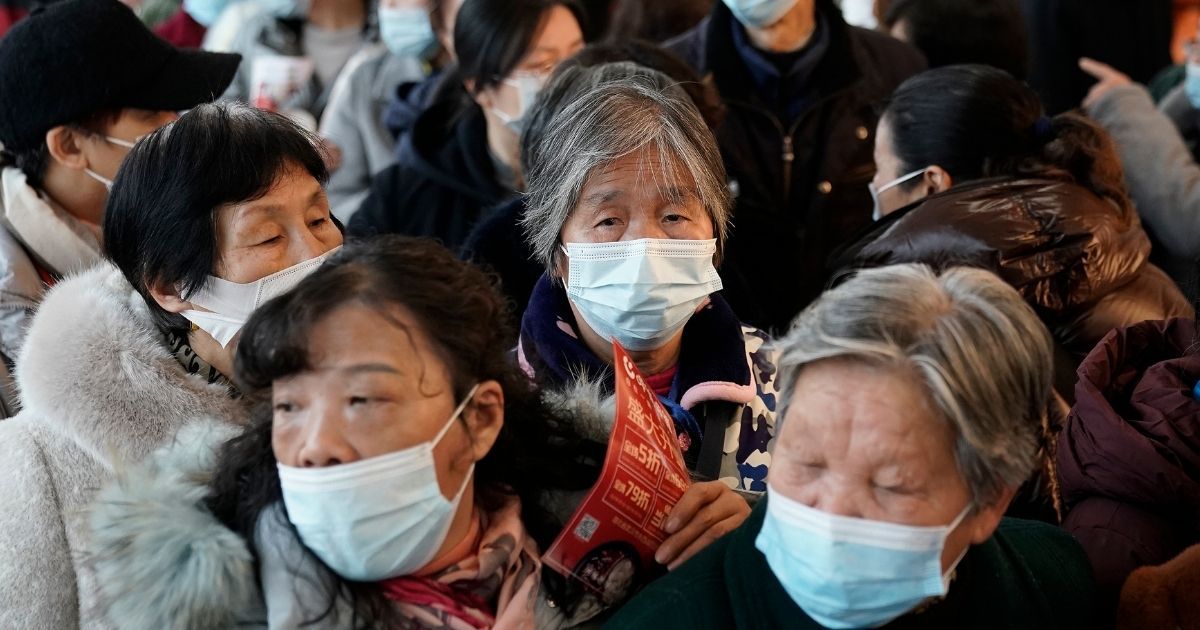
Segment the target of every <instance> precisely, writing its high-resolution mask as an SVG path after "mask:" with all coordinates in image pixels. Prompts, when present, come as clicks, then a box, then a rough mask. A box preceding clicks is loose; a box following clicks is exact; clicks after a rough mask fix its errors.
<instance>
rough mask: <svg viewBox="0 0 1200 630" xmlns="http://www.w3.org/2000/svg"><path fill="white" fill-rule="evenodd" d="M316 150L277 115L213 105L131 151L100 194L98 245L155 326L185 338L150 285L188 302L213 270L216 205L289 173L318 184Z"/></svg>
mask: <svg viewBox="0 0 1200 630" xmlns="http://www.w3.org/2000/svg"><path fill="white" fill-rule="evenodd" d="M317 146H318V144H317V140H316V138H315V137H314V136H313V135H312V134H310V133H309V132H307V131H305V130H304V129H302V128H301V127H299V126H298V125H296V124H295V123H293V122H292V121H291V120H289V119H288V118H286V117H285V116H281V115H279V114H274V113H271V112H267V111H263V110H261V109H257V108H253V107H250V106H247V105H243V104H238V103H212V104H204V105H199V106H197V107H195V108H194V109H192V110H191V111H189V112H188V113H186V114H184V115H183V116H181V117H180V118H179V119H178V120H176V121H175V122H173V123H171V124H169V125H167V126H165V127H163V128H161V129H159V130H158V131H155V132H154V133H152V134H150V135H148V136H146V137H145V138H144V139H142V141H140V142H138V144H137V146H136V147H134V149H133V150H132V151H130V153H129V155H128V157H126V158H125V161H124V162H123V163H122V165H121V168H120V170H119V171H118V172H117V177H116V179H115V181H114V182H113V188H112V192H111V193H110V194H109V196H108V206H107V208H106V210H105V216H104V246H105V249H106V250H107V253H108V257H109V258H111V259H112V261H113V262H114V263H116V265H117V267H119V268H120V269H121V272H122V273H123V274H125V277H126V278H127V279H128V280H129V283H130V284H132V285H133V286H134V288H135V289H137V291H138V292H139V293H141V294H142V296H143V297H144V298H145V299H146V304H147V305H148V306H149V307H150V312H151V314H152V315H153V316H154V318H155V321H156V322H157V323H158V325H159V326H160V327H161V328H162V329H164V330H167V331H171V332H175V333H177V334H185V333H186V331H187V330H188V328H189V324H188V322H187V320H185V319H184V318H183V317H182V316H180V315H176V314H174V313H168V312H167V311H165V310H163V309H162V307H160V306H159V305H158V303H157V302H155V301H154V299H153V298H152V297H150V294H149V290H150V288H151V287H153V286H164V285H165V286H174V287H180V289H181V292H182V294H183V295H184V297H185V298H186V295H187V294H189V293H190V292H192V291H195V290H196V289H198V288H199V287H200V286H201V285H202V284H203V283H204V281H205V279H206V278H207V277H208V276H209V275H210V274H212V273H213V269H214V268H215V266H216V263H217V255H218V251H217V239H216V213H217V209H218V208H220V207H221V206H224V205H226V204H235V203H244V202H247V201H253V200H255V199H258V198H260V197H262V196H263V195H265V194H267V192H268V191H269V190H270V189H271V187H272V186H273V185H274V184H275V182H276V181H277V180H278V179H279V177H280V175H281V174H282V173H283V172H284V171H285V170H286V169H289V168H300V169H303V170H304V171H305V172H307V173H308V174H309V175H312V177H313V178H314V179H316V180H317V181H318V182H320V183H321V185H324V184H325V182H326V180H327V179H328V178H329V173H328V171H327V170H326V168H325V162H324V161H323V160H322V159H321V153H320V152H319V150H318V149H317ZM335 223H336V222H335ZM339 228H340V225H339Z"/></svg>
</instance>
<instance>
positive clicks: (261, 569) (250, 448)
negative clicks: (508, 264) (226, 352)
mask: <svg viewBox="0 0 1200 630" xmlns="http://www.w3.org/2000/svg"><path fill="white" fill-rule="evenodd" d="M512 343H513V334H512V329H511V326H510V325H509V323H508V310H507V308H506V305H505V303H504V301H503V299H502V298H501V297H500V296H499V295H498V294H497V293H496V292H495V290H494V288H493V287H492V285H491V280H490V279H489V278H488V277H487V275H485V274H484V273H483V272H482V271H480V270H479V269H478V268H476V267H474V266H472V265H470V264H468V263H465V262H460V261H458V260H456V259H455V258H454V256H453V254H451V253H450V252H449V251H448V250H446V249H445V248H443V247H441V246H439V245H437V244H436V243H434V242H432V241H429V240H425V239H412V238H408V237H400V236H388V237H382V238H379V239H374V240H372V241H370V242H367V243H364V244H356V245H352V246H349V247H347V248H346V249H345V250H343V251H342V252H341V253H339V254H338V255H336V256H334V257H332V258H331V259H330V260H329V262H328V263H326V264H325V265H324V266H323V267H322V268H321V269H319V270H318V271H316V272H315V273H314V274H313V275H312V276H310V277H308V278H306V279H305V280H304V281H302V282H301V283H300V284H299V285H298V286H297V287H296V288H295V290H293V291H292V292H290V293H288V294H286V295H285V296H283V297H281V298H278V299H276V300H274V301H272V302H270V303H269V304H267V305H266V306H264V307H263V308H262V309H261V310H260V311H258V312H257V313H256V314H255V316H254V318H253V319H252V320H251V322H250V324H249V325H248V326H247V330H246V335H245V338H244V340H243V341H242V343H241V345H240V346H239V349H238V376H239V380H240V382H241V383H243V385H244V386H245V388H246V390H247V391H248V393H249V395H251V396H252V397H255V398H261V401H262V406H260V407H258V410H259V411H258V412H257V413H256V414H255V420H254V423H253V425H252V427H251V428H250V429H249V430H248V431H247V432H246V433H244V434H243V435H241V436H240V437H237V438H236V439H233V440H231V441H228V442H227V443H225V444H224V445H223V446H222V447H221V448H220V453H219V455H218V456H217V459H216V466H215V473H213V474H212V475H211V479H212V480H211V482H210V483H209V484H208V487H207V488H204V489H201V488H199V487H197V486H195V485H194V484H196V483H197V480H199V481H198V483H200V484H203V483H204V481H203V480H204V479H205V478H207V477H208V475H201V476H199V477H191V478H189V477H190V476H188V475H184V476H183V477H180V476H178V475H171V474H160V475H159V476H158V477H157V480H156V481H155V482H154V483H152V484H147V485H143V484H141V483H138V482H136V481H131V482H128V483H125V484H123V485H122V486H114V487H113V488H111V489H110V490H107V491H106V492H105V493H104V494H103V495H102V497H101V500H100V503H99V507H98V508H97V509H98V511H97V513H96V517H95V518H94V519H93V523H94V525H95V530H94V531H95V534H94V535H95V536H96V548H95V551H96V553H97V556H98V557H99V558H101V559H103V561H102V562H101V567H102V569H103V570H105V571H106V574H107V575H111V576H114V579H113V580H110V581H108V582H107V583H106V593H108V594H110V595H111V596H112V600H111V601H112V605H111V606H110V608H109V611H108V612H109V615H110V617H111V618H113V619H119V620H121V621H122V622H125V623H124V626H125V627H135V628H142V627H146V628H152V627H166V626H177V627H197V626H203V627H229V626H231V625H234V624H235V623H236V622H238V621H242V622H257V623H261V622H263V621H266V622H267V625H268V626H270V627H272V628H276V627H288V628H292V627H297V626H300V625H304V624H305V623H309V624H314V625H315V626H318V627H321V628H357V627H402V628H443V627H445V628H491V627H496V628H533V627H538V628H547V627H555V626H556V625H559V624H560V623H562V621H563V620H562V619H556V618H555V617H556V615H558V614H559V613H560V612H561V610H560V609H561V608H563V607H562V606H559V605H558V603H557V602H555V603H554V604H548V603H547V604H546V605H542V604H541V603H539V602H545V600H546V594H545V589H544V588H542V585H541V582H542V574H543V570H542V567H541V562H540V560H539V555H540V554H539V551H538V550H539V549H544V548H546V546H548V545H549V543H550V542H551V540H552V539H553V537H554V536H555V535H556V534H557V533H558V529H559V526H560V523H561V521H560V520H558V519H557V518H555V517H553V516H551V515H550V514H549V513H548V512H547V510H546V509H545V508H544V507H543V505H544V504H545V503H546V500H545V498H544V497H545V495H546V494H547V493H552V492H554V491H562V490H568V491H577V490H583V489H586V488H587V487H588V486H589V485H590V484H591V483H592V482H594V480H595V478H596V473H597V465H596V457H595V455H597V454H598V453H597V450H599V451H602V448H600V449H595V448H593V449H588V448H586V443H585V442H583V441H582V440H580V439H579V438H577V437H575V434H574V432H573V427H572V426H571V425H569V424H567V423H565V422H564V421H563V420H561V419H559V417H557V416H556V414H554V413H552V412H551V411H550V409H549V407H547V406H546V405H545V404H544V403H542V402H541V400H540V399H539V398H538V397H537V395H536V393H535V392H534V390H533V389H532V386H531V384H530V383H529V381H528V380H527V379H526V378H525V376H524V375H523V374H522V373H521V372H520V371H519V370H518V369H516V368H515V367H514V366H513V365H512V363H511V362H510V360H509V348H511V347H512ZM185 455H186V453H185ZM179 459H182V460H187V459H188V458H187V457H182V458H179ZM201 459H204V458H201ZM154 484H158V486H157V487H158V488H159V490H151V491H150V492H149V493H147V492H146V489H147V487H153V486H154ZM181 484H182V486H181ZM189 484H192V485H191V486H190V487H192V488H193V490H188V489H187V488H188V487H189ZM171 488H181V489H180V490H179V491H171ZM205 495H207V496H205ZM148 497H149V499H150V500H146V499H147V498H148ZM164 497H166V499H164ZM131 506H136V507H131ZM181 514H184V515H203V516H204V518H203V519H200V518H199V516H197V518H195V519H193V518H191V517H190V516H189V517H188V518H181V517H180V515H181ZM212 517H215V518H216V520H217V521H219V523H217V522H215V521H213V520H212ZM229 530H232V531H233V533H236V534H237V536H232V535H231V533H230V531H229ZM151 542H153V543H158V544H155V545H151V544H150V543H151ZM177 551H178V553H176V552H177ZM183 556H190V558H189V560H188V562H186V563H184V565H180V564H178V563H177V561H176V558H179V557H183ZM159 568H162V570H161V571H160V570H158V569H159ZM256 570H257V578H258V582H259V584H261V597H257V596H256V595H257V593H255V589H253V588H249V589H245V592H243V588H242V587H243V586H245V585H252V584H254V583H255V571H256ZM214 571H215V572H217V573H218V574H220V575H222V576H226V579H223V580H211V579H210V580H205V579H203V576H205V575H212V572H214ZM165 575H166V576H170V578H171V579H172V580H173V582H172V583H170V584H166V585H161V584H159V581H160V580H162V579H163V576H165ZM139 576H141V577H139ZM143 581H144V583H143ZM184 601H186V602H187V603H186V605H179V604H180V602H184ZM264 609H265V610H264ZM535 617H536V621H535Z"/></svg>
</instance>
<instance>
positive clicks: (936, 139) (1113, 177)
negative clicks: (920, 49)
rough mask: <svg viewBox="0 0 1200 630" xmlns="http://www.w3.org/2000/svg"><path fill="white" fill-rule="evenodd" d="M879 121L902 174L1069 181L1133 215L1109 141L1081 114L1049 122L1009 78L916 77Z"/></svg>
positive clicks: (940, 71)
mask: <svg viewBox="0 0 1200 630" xmlns="http://www.w3.org/2000/svg"><path fill="white" fill-rule="evenodd" d="M881 121H886V122H887V123H888V125H889V127H888V128H889V129H890V130H891V137H892V151H893V152H894V153H895V154H896V157H897V158H898V159H899V162H900V168H899V170H898V171H897V172H899V173H906V172H909V171H912V170H915V169H919V168H922V167H926V166H931V165H937V166H940V167H941V168H943V169H945V171H946V172H947V173H949V174H950V176H951V177H952V178H954V182H955V183H956V184H957V183H961V182H968V181H971V180H975V179H981V178H986V177H1037V178H1045V179H1055V180H1060V181H1069V182H1074V183H1076V184H1079V185H1080V186H1083V187H1085V188H1088V189H1089V190H1091V191H1092V192H1093V193H1095V194H1096V195H1098V196H1100V197H1102V198H1104V199H1107V200H1108V201H1110V202H1112V203H1114V204H1115V205H1116V206H1117V207H1118V208H1120V209H1122V210H1126V209H1128V208H1129V207H1130V201H1129V195H1128V192H1127V191H1126V188H1125V178H1124V173H1123V171H1122V170H1121V162H1120V159H1119V157H1118V156H1117V153H1116V149H1115V147H1114V146H1113V144H1112V140H1111V138H1109V136H1108V134H1107V133H1105V131H1104V130H1103V129H1101V128H1100V127H1099V126H1097V125H1096V123H1094V122H1092V121H1091V120H1089V119H1087V118H1086V117H1084V116H1083V115H1081V114H1078V113H1074V112H1068V113H1065V114H1059V115H1058V116H1055V117H1053V118H1047V117H1046V116H1045V113H1044V111H1043V109H1042V103H1041V101H1040V100H1038V96H1037V94H1035V93H1034V91H1033V90H1032V89H1030V88H1029V86H1027V85H1025V84H1024V83H1021V82H1020V81H1018V80H1016V79H1014V78H1013V77H1012V75H1010V74H1008V73H1007V72H1004V71H1003V70H999V69H997V68H993V67H991V66H983V65H959V66H945V67H942V68H936V69H933V70H928V71H926V72H923V73H921V74H918V75H917V76H915V77H912V78H910V79H908V80H907V81H905V82H904V83H903V84H901V85H900V87H899V88H897V89H896V92H895V94H893V95H892V98H891V102H890V103H889V104H888V106H887V109H886V110H885V111H884V113H883V117H882V119H881ZM919 184H920V180H916V181H912V182H906V183H905V184H903V185H902V186H904V187H906V188H908V189H909V190H911V189H912V187H914V186H917V185H919Z"/></svg>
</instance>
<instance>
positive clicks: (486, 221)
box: [462, 40, 725, 313]
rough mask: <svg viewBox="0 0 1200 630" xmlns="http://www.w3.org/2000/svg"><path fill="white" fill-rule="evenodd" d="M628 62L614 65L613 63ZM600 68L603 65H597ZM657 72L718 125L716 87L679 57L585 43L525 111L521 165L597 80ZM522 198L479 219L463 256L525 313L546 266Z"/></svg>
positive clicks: (632, 43)
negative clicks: (495, 279) (528, 237)
mask: <svg viewBox="0 0 1200 630" xmlns="http://www.w3.org/2000/svg"><path fill="white" fill-rule="evenodd" d="M623 61H624V62H631V63H617V62H623ZM600 66H606V67H604V68H600ZM646 70H657V71H659V72H662V73H663V74H664V75H666V76H667V77H669V78H670V80H671V81H673V82H675V83H676V84H677V85H678V86H679V87H680V88H682V89H683V91H685V92H687V95H688V96H689V97H691V99H692V102H693V103H694V104H695V105H696V107H697V109H699V110H700V115H701V116H702V117H703V118H704V122H705V124H706V125H708V128H709V129H716V128H717V126H718V125H720V124H721V117H722V116H723V115H724V109H725V108H724V106H723V105H722V104H721V98H720V96H718V95H717V93H716V90H714V89H712V87H711V86H709V85H707V84H706V83H704V82H703V81H701V80H700V77H697V76H696V73H695V72H693V71H692V69H691V67H690V66H688V65H687V64H686V63H684V61H683V60H682V59H680V58H679V57H677V56H675V55H674V54H672V53H670V52H667V51H666V50H665V49H663V48H661V47H659V46H656V45H655V44H652V43H650V42H646V41H641V40H626V41H621V42H609V43H603V44H589V45H588V46H587V47H585V48H584V49H583V50H581V51H579V52H578V53H576V54H575V55H574V56H572V57H571V58H570V59H567V60H566V61H564V62H563V63H562V64H560V65H559V66H558V68H557V69H556V70H555V71H554V74H553V75H551V77H550V80H549V81H547V83H546V87H545V88H544V89H543V90H542V92H541V93H540V94H539V95H538V101H537V104H536V105H535V106H534V107H533V109H531V110H529V123H528V124H527V125H526V128H525V132H524V133H522V134H521V169H522V170H523V171H529V165H530V164H532V163H533V162H534V159H533V154H534V152H536V151H537V144H538V141H539V140H541V138H542V134H543V133H544V132H545V130H546V127H547V126H548V125H549V123H550V121H551V120H552V119H553V118H554V116H555V115H556V114H558V113H559V112H560V111H562V110H563V109H564V108H566V107H567V106H568V105H570V104H571V103H572V102H574V101H575V99H577V98H579V96H580V95H581V94H583V92H585V91H586V90H587V89H589V88H591V87H592V86H593V85H595V84H596V83H602V82H604V81H610V80H616V79H620V78H622V77H629V76H634V75H638V74H642V73H644V72H645V71H646ZM524 214H525V198H524V197H517V198H515V199H512V200H510V201H509V202H508V203H505V204H503V205H501V206H498V207H497V208H495V209H493V210H492V211H490V212H489V213H488V214H487V215H486V216H485V217H484V218H483V219H480V221H479V223H477V224H476V225H475V227H474V229H472V230H471V234H470V236H468V237H467V240H466V242H465V243H463V252H462V253H463V255H464V256H465V257H466V258H468V259H470V260H471V261H472V262H475V263H477V264H480V265H484V266H485V268H487V269H490V270H491V271H494V272H495V273H496V274H497V275H499V276H500V287H501V289H503V291H504V294H505V296H507V297H508V298H509V299H510V300H512V302H513V304H514V305H515V306H516V308H515V312H517V313H523V312H525V307H526V306H527V305H528V304H529V296H530V295H531V294H532V293H533V287H534V285H536V284H537V281H538V279H539V278H541V277H542V273H544V271H545V268H544V267H543V266H542V265H541V264H540V263H538V262H537V261H536V260H535V257H534V255H533V251H532V250H531V249H530V248H529V245H528V244H527V243H526V242H525V236H524V233H523V232H522V231H521V226H520V222H521V217H522V216H524Z"/></svg>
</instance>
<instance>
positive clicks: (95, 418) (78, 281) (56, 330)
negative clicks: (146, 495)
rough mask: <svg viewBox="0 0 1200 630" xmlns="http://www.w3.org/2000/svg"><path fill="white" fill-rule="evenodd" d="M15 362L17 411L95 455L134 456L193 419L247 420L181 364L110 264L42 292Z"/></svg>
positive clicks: (103, 458)
mask: <svg viewBox="0 0 1200 630" xmlns="http://www.w3.org/2000/svg"><path fill="white" fill-rule="evenodd" d="M17 366H18V367H17V383H18V386H19V389H20V397H21V403H22V408H23V410H24V411H23V412H22V415H26V416H32V417H33V418H36V421H37V422H38V423H41V424H43V425H44V426H45V427H46V428H47V429H50V430H52V431H55V432H57V433H59V434H61V435H64V436H67V437H68V438H70V439H71V440H72V441H74V442H75V443H76V444H78V445H79V447H80V448H82V449H83V450H84V451H86V452H87V453H88V454H89V455H91V456H92V457H93V458H95V459H96V460H97V461H100V462H122V461H125V462H132V461H138V460H140V459H142V458H144V457H146V456H147V455H149V454H150V453H151V452H152V451H153V450H154V449H155V448H157V447H158V446H159V445H161V444H163V443H165V442H167V441H168V440H169V439H170V438H171V437H172V436H174V435H175V433H176V432H178V431H179V429H180V428H181V427H183V426H185V425H187V424H189V423H190V422H192V421H193V420H194V419H195V418H197V417H216V418H220V419H222V420H224V421H225V422H237V423H241V422H244V419H245V416H244V412H243V410H242V405H241V404H240V403H238V402H237V401H236V400H233V399H232V398H231V397H230V395H229V391H228V390H227V389H226V388H224V387H223V386H220V385H210V384H208V383H207V382H205V380H204V379H202V378H200V377H198V376H194V375H191V374H188V373H187V372H186V371H185V370H184V369H183V367H182V366H181V365H180V364H179V362H178V361H177V360H176V359H175V357H174V356H173V355H172V354H171V352H170V351H169V349H168V348H167V345H166V343H165V342H164V340H163V337H162V334H161V333H160V332H159V329H158V328H157V326H156V325H155V324H154V322H153V320H152V319H151V316H150V312H149V309H148V308H147V306H146V303H145V301H144V300H143V299H142V297H141V296H140V295H138V294H137V292H136V291H134V289H133V287H132V286H130V284H129V283H128V282H127V281H126V280H125V278H124V276H123V275H122V274H121V272H120V271H119V270H118V269H117V268H116V267H115V266H113V265H112V264H111V263H108V262H104V263H101V264H100V265H98V266H96V267H94V268H92V269H91V270H89V271H85V272H82V273H79V274H77V275H74V276H72V277H69V278H67V279H65V280H63V281H62V282H60V283H58V284H57V285H56V286H55V287H54V288H53V289H51V290H50V292H49V293H47V295H46V297H45V298H44V299H43V301H42V304H41V306H40V308H39V309H38V313H37V315H36V317H35V318H34V320H33V324H32V326H31V327H30V329H29V334H28V337H27V338H26V341H25V346H24V348H23V349H22V351H21V356H20V358H19V359H18V361H17Z"/></svg>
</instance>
